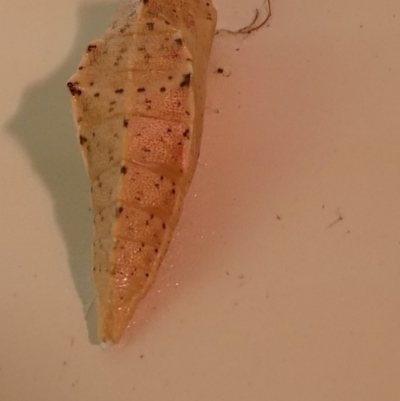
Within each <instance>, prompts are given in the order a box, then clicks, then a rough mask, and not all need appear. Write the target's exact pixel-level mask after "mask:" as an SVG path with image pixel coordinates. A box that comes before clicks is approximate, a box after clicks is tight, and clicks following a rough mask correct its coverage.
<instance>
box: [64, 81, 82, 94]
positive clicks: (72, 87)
mask: <svg viewBox="0 0 400 401" xmlns="http://www.w3.org/2000/svg"><path fill="white" fill-rule="evenodd" d="M67 86H68V89H69V91H70V92H71V95H72V96H75V95H78V96H80V95H82V91H81V90H80V89H77V88H76V87H75V84H73V83H72V82H68V83H67Z"/></svg>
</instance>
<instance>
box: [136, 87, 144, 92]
mask: <svg viewBox="0 0 400 401" xmlns="http://www.w3.org/2000/svg"><path fill="white" fill-rule="evenodd" d="M145 90H146V88H143V87H142V88H138V90H137V91H138V92H144V91H145Z"/></svg>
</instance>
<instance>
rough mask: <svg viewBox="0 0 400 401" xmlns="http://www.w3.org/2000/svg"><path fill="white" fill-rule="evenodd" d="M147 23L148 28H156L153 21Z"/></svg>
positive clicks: (151, 29)
mask: <svg viewBox="0 0 400 401" xmlns="http://www.w3.org/2000/svg"><path fill="white" fill-rule="evenodd" d="M146 25H147V29H148V30H149V31H153V30H154V23H153V22H148V23H147V24H146Z"/></svg>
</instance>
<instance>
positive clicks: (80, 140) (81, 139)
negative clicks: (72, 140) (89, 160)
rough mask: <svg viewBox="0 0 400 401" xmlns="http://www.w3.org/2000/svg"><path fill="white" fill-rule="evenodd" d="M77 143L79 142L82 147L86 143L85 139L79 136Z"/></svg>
mask: <svg viewBox="0 0 400 401" xmlns="http://www.w3.org/2000/svg"><path fill="white" fill-rule="evenodd" d="M79 142H80V144H81V145H83V144H85V143H86V142H87V139H86V138H85V137H84V136H82V135H80V136H79Z"/></svg>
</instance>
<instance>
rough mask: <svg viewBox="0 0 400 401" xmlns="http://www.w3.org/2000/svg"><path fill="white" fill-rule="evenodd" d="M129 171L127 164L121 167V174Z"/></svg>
mask: <svg viewBox="0 0 400 401" xmlns="http://www.w3.org/2000/svg"><path fill="white" fill-rule="evenodd" d="M127 171H128V169H127V168H126V166H122V167H121V174H124V175H125V174H126V173H127Z"/></svg>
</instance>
